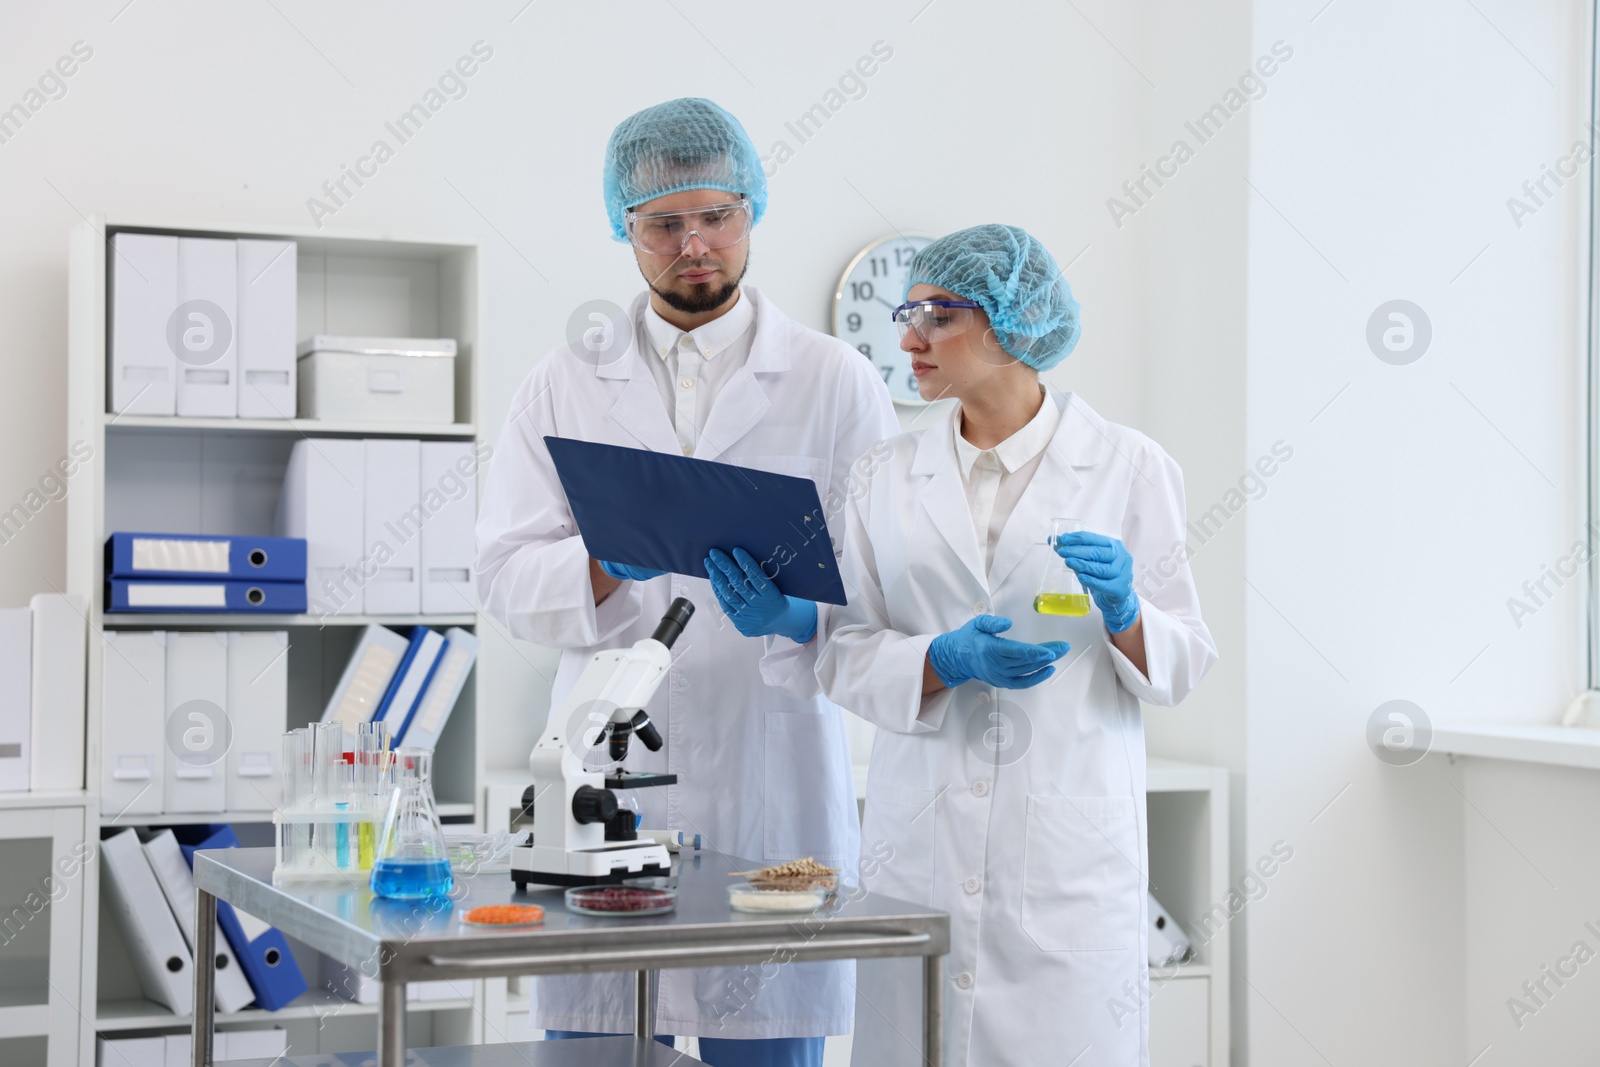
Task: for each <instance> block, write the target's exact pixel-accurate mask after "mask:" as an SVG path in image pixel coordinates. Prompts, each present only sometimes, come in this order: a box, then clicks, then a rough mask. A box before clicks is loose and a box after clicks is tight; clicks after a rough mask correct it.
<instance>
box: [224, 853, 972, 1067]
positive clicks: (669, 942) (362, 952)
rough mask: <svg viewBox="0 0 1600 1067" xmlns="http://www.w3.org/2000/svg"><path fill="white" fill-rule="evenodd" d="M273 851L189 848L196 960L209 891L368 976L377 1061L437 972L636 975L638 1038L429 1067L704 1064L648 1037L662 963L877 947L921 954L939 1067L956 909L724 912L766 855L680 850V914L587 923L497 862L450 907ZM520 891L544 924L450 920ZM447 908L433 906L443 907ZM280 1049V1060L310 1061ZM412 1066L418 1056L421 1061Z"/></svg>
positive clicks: (440, 1058)
mask: <svg viewBox="0 0 1600 1067" xmlns="http://www.w3.org/2000/svg"><path fill="white" fill-rule="evenodd" d="M272 862H273V850H272V849H270V848H248V849H223V850H216V851H206V852H197V853H195V857H194V883H195V889H196V891H197V892H196V894H195V895H196V903H195V931H196V938H195V941H196V944H195V959H196V960H197V961H204V960H215V958H216V951H215V947H216V946H215V932H216V914H217V901H218V900H225V901H227V902H228V903H230V904H232V905H234V906H236V907H239V908H242V909H243V910H245V911H247V912H249V913H250V914H251V915H254V916H256V917H257V918H260V919H262V920H264V921H266V922H268V923H270V924H272V925H273V926H276V927H278V928H279V929H281V930H283V932H284V933H286V934H288V935H289V936H291V937H294V938H297V939H299V940H301V941H304V942H306V943H307V944H309V945H311V946H313V947H315V948H316V949H317V950H318V951H319V952H323V953H326V954H327V955H329V956H332V957H333V958H334V959H336V960H338V961H339V962H341V963H343V964H345V965H347V966H350V967H354V968H357V969H359V970H360V971H361V973H363V974H366V975H367V976H369V977H373V978H376V979H377V981H378V982H379V987H380V990H381V992H380V993H379V998H378V1051H377V1056H378V1067H402V1064H404V1063H405V1062H406V1052H405V1013H406V983H407V982H425V981H429V980H431V979H442V978H457V979H462V978H499V977H508V976H512V975H524V974H574V973H578V972H585V971H633V972H634V973H635V976H636V978H635V989H636V999H635V1007H634V1012H635V1014H634V1034H633V1037H631V1038H628V1037H614V1038H594V1039H588V1040H577V1041H550V1042H542V1041H535V1042H527V1043H523V1044H518V1045H478V1046H469V1047H462V1048H458V1049H451V1050H447V1049H432V1050H430V1051H429V1053H428V1055H427V1060H426V1062H427V1063H428V1064H430V1065H443V1064H461V1065H467V1064H472V1065H477V1067H493V1065H498V1064H500V1063H502V1062H504V1063H506V1064H513V1063H514V1064H515V1065H516V1067H553V1065H557V1064H577V1063H580V1062H582V1063H593V1064H613V1063H615V1064H629V1065H633V1067H646V1065H656V1064H660V1065H662V1067H666V1065H668V1064H680V1065H682V1064H690V1063H695V1062H698V1061H696V1060H692V1059H690V1058H689V1057H687V1056H684V1055H681V1054H677V1053H673V1052H672V1051H671V1050H670V1049H667V1048H665V1047H664V1046H662V1045H659V1044H657V1043H656V1042H655V1041H653V1040H652V1037H653V1036H654V1033H655V1001H656V978H657V972H658V970H659V969H660V968H663V967H669V968H670V967H705V966H723V965H734V964H741V963H762V962H766V961H768V960H771V959H773V958H778V959H781V960H794V961H808V960H836V959H855V958H865V957H874V956H921V957H923V970H922V975H923V978H922V985H923V990H922V994H923V1026H922V1043H923V1059H924V1062H925V1063H926V1064H928V1065H930V1067H941V1065H942V1063H943V1060H944V1056H943V1044H942V1036H941V1035H942V1025H941V1014H942V1012H943V1000H944V976H943V957H944V954H945V953H946V952H948V951H949V950H950V919H949V916H947V915H946V914H945V913H943V912H939V911H933V910H932V909H929V908H927V907H923V906H919V905H913V904H907V903H904V902H902V901H898V900H894V899H892V898H889V897H883V896H877V895H874V894H869V893H863V892H861V891H860V890H855V891H852V890H850V889H849V888H841V889H840V892H839V894H838V896H837V897H835V898H834V899H833V900H832V901H830V902H829V904H828V906H827V907H825V908H823V909H822V910H820V911H817V912H814V913H812V914H809V915H799V916H797V915H772V916H766V915H749V914H742V913H740V912H735V911H731V910H730V909H729V907H728V896H727V887H728V885H729V883H730V882H731V881H732V879H730V878H729V877H728V874H729V872H731V871H737V870H751V869H753V868H756V867H760V866H761V865H762V864H761V863H760V862H759V861H756V860H740V859H735V858H731V857H727V856H722V855H718V854H715V853H684V854H683V855H682V856H680V857H679V860H678V862H676V863H674V865H673V873H674V874H675V875H677V877H678V907H677V910H676V911H674V912H672V913H670V914H667V915H659V916H651V917H646V918H616V919H611V918H604V919H602V918H594V917H590V916H586V915H579V914H576V913H573V912H568V911H567V909H566V906H565V903H564V901H563V897H562V893H561V891H560V890H557V889H550V890H535V891H530V892H528V893H518V892H516V889H515V887H514V886H513V885H512V884H511V877H510V875H509V874H507V873H506V872H504V871H499V872H484V873H481V874H478V875H477V876H475V877H472V878H463V879H460V880H459V881H458V883H457V889H456V893H455V899H454V900H453V901H450V902H448V905H447V906H441V907H430V906H429V905H427V904H423V903H415V904H413V903H409V902H402V901H392V900H381V899H379V898H376V897H374V896H373V895H372V893H371V892H370V891H369V890H368V889H367V888H366V885H365V881H364V880H361V881H358V882H355V883H353V884H349V885H345V884H339V885H330V884H328V883H320V884H318V883H302V884H298V885H293V884H291V885H282V886H275V885H273V884H272ZM511 901H516V902H522V903H531V904H538V905H540V906H542V907H543V908H544V910H545V921H544V923H543V924H542V925H540V926H533V927H518V928H513V929H508V930H494V929H484V928H482V927H470V926H465V925H463V924H462V923H461V922H459V921H458V919H457V916H458V915H459V914H460V913H461V912H463V911H465V910H467V909H468V908H473V907H477V906H478V905H481V904H504V903H507V902H511ZM440 903H441V904H442V903H443V902H440ZM215 977H216V975H215V971H214V965H213V966H204V965H202V966H197V967H195V981H194V1004H195V1012H194V1067H209V1065H210V1064H211V1062H212V1056H211V1050H212V1034H213V1027H214V1023H215V1020H214V1018H213V1005H214V1002H215V1001H214V982H215ZM313 1060H314V1061H315V1062H316V1063H318V1064H326V1063H327V1062H328V1057H327V1056H326V1055H322V1056H316V1057H311V1058H308V1059H306V1060H303V1061H302V1060H300V1059H298V1058H294V1059H282V1060H279V1061H278V1063H279V1064H280V1065H282V1067H290V1065H296V1064H301V1063H304V1064H307V1065H309V1064H310V1063H312V1062H313ZM419 1062H420V1061H419Z"/></svg>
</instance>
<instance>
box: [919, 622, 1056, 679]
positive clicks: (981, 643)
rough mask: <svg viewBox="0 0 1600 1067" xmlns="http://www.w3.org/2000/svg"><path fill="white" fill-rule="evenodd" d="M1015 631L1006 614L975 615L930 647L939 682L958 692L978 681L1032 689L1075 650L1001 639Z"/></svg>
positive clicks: (1049, 643) (1052, 645)
mask: <svg viewBox="0 0 1600 1067" xmlns="http://www.w3.org/2000/svg"><path fill="white" fill-rule="evenodd" d="M1009 629H1011V620H1010V619H1008V618H1005V617H1004V616H1002V615H975V616H973V617H972V619H971V620H969V621H968V623H967V624H966V625H965V626H963V627H962V628H961V629H959V630H952V631H951V632H950V633H947V634H940V635H939V636H938V637H935V638H934V639H933V643H932V644H930V645H929V646H928V662H929V663H930V664H932V665H933V673H935V674H937V675H938V676H939V680H940V681H941V682H943V683H944V684H945V685H947V686H949V687H950V688H951V689H954V688H955V687H956V686H958V685H960V684H961V683H963V682H968V681H972V680H973V679H977V680H978V681H980V682H983V683H984V684H985V685H996V686H999V687H1000V688H1001V689H1031V688H1033V687H1034V686H1036V685H1038V684H1039V683H1040V682H1042V681H1044V680H1045V679H1046V678H1049V677H1050V676H1051V675H1052V674H1054V673H1055V672H1056V669H1055V668H1054V667H1052V666H1050V664H1052V663H1054V662H1055V661H1056V660H1058V659H1060V658H1061V657H1062V656H1065V655H1066V654H1067V652H1068V651H1069V650H1070V649H1071V648H1072V646H1071V645H1069V644H1067V643H1066V642H1065V641H1045V642H1043V643H1042V644H1037V645H1030V644H1029V643H1028V642H1026V641H1013V640H1012V639H1011V638H1009V637H997V636H995V635H996V634H1003V633H1005V632H1006V631H1007V630H1009Z"/></svg>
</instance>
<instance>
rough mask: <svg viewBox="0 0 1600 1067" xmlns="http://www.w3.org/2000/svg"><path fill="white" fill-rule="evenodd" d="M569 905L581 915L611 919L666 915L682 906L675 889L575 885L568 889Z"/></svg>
mask: <svg viewBox="0 0 1600 1067" xmlns="http://www.w3.org/2000/svg"><path fill="white" fill-rule="evenodd" d="M566 898H567V908H568V910H570V911H575V912H577V913H578V914H579V915H598V916H601V917H603V918H607V919H616V918H620V919H641V918H644V917H645V916H647V915H665V914H666V913H667V912H669V911H671V910H672V909H674V908H676V907H677V906H678V892H677V890H675V889H661V888H652V887H645V886H635V885H585V886H573V887H572V888H571V889H569V890H567V892H566Z"/></svg>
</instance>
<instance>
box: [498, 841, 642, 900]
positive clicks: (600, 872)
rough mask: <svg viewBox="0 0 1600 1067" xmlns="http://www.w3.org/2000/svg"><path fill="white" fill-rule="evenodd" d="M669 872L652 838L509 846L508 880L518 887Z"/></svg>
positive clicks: (607, 880)
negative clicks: (593, 845)
mask: <svg viewBox="0 0 1600 1067" xmlns="http://www.w3.org/2000/svg"><path fill="white" fill-rule="evenodd" d="M671 873H672V857H671V855H669V854H668V853H667V850H666V848H665V847H663V846H661V845H659V844H656V843H654V842H650V843H641V842H637V841H630V842H628V843H626V844H619V845H615V846H612V847H609V848H597V849H589V850H584V851H573V852H568V851H567V850H566V849H560V848H541V847H539V846H538V845H519V846H517V847H516V848H513V849H512V850H511V880H512V881H513V882H515V883H516V886H517V888H518V889H526V888H527V887H528V884H529V883H530V882H532V883H535V884H538V885H561V886H574V885H615V884H617V883H619V882H622V881H625V880H627V879H629V878H648V877H652V876H658V875H668V874H671Z"/></svg>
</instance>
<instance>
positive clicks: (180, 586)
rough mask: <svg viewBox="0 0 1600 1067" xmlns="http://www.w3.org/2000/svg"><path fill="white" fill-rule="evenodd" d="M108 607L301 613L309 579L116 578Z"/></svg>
mask: <svg viewBox="0 0 1600 1067" xmlns="http://www.w3.org/2000/svg"><path fill="white" fill-rule="evenodd" d="M106 610H107V611H161V612H207V611H236V612H266V613H271V614H287V615H301V614H304V613H305V610H306V583H305V582H248V581H246V582H232V581H219V582H195V581H174V580H171V579H160V578H157V579H143V578H138V579H130V578H113V579H111V580H110V581H108V582H107V583H106Z"/></svg>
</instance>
